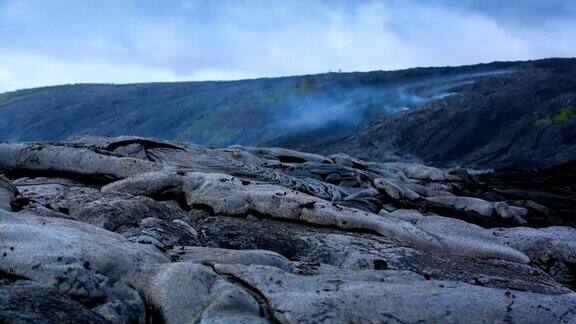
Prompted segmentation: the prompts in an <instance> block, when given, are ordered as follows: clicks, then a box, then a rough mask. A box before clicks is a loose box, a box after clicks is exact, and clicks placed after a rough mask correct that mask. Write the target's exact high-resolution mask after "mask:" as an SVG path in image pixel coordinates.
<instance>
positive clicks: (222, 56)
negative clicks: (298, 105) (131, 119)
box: [0, 0, 576, 91]
mask: <svg viewBox="0 0 576 324" xmlns="http://www.w3.org/2000/svg"><path fill="white" fill-rule="evenodd" d="M572 56H576V1H574V0H516V1H514V0H498V1H494V0H477V1H475V0H459V1H455V0H420V1H417V0H382V1H377V0H374V1H371V0H365V1H363V0H355V1H352V0H351V1H344V0H341V1H338V0H316V1H315V0H306V1H303V0H299V1H281V0H261V1H258V0H253V1H248V0H245V1H242V0H235V1H232V0H230V1H227V0H221V1H214V0H212V1H208V0H165V1H161V0H157V1H154V0H125V1H123V0H81V1H79V0H0V91H7V90H15V89H20V88H29V87H36V86H44V85H54V84H67V83H78V82H106V83H110V82H113V83H128V82H150V81H183V80H229V79H240V78H254V77H263V76H281V75H294V74H307V73H321V72H327V71H337V70H342V71H368V70H391V69H402V68H408V67H415V66H439V65H462V64H473V63H479V62H490V61H494V60H525V59H537V58H544V57H572Z"/></svg>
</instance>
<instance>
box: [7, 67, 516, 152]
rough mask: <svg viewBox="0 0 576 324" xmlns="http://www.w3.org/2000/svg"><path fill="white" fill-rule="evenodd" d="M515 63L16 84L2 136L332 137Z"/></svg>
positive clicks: (218, 141) (253, 141)
mask: <svg viewBox="0 0 576 324" xmlns="http://www.w3.org/2000/svg"><path fill="white" fill-rule="evenodd" d="M519 64H520V63H496V64H487V65H476V66H468V67H457V68H419V69H410V70H404V71H394V72H368V73H327V74H320V75H309V76H296V77H285V78H271V79H257V80H244V81H229V82H182V83H150V84H128V85H107V84H80V85H66V86H55V87H46V88H38V89H29V90H22V91H17V92H12V93H6V94H0V140H3V141H24V140H26V141H29V140H62V139H66V138H68V137H70V136H76V135H84V134H90V135H102V136H116V135H139V136H148V137H156V138H162V139H167V140H180V141H189V142H194V143H198V144H204V145H211V146H217V147H222V146H228V145H231V144H250V145H258V144H260V143H265V142H282V139H283V138H285V137H288V136H294V135H300V134H303V135H305V134H307V133H309V132H311V131H317V132H320V133H322V136H323V137H324V138H326V139H337V138H341V137H344V136H347V135H351V134H353V133H354V132H355V131H356V130H358V129H360V128H363V127H365V126H366V125H367V124H370V123H372V122H375V121H378V120H380V119H381V118H382V117H384V116H388V115H390V114H391V113H395V112H398V111H400V110H403V109H406V108H411V107H417V106H420V105H422V104H424V103H426V102H429V101H430V100H433V99H436V98H439V97H442V96H444V95H446V94H447V93H449V92H450V88H451V87H453V86H455V85H459V84H462V83H464V82H469V81H470V80H473V79H476V78H478V77H481V76H482V75H486V74H490V73H494V72H501V71H506V70H509V69H511V68H513V67H515V66H517V65H519Z"/></svg>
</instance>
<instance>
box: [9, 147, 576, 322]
mask: <svg viewBox="0 0 576 324" xmlns="http://www.w3.org/2000/svg"><path fill="white" fill-rule="evenodd" d="M0 174H1V175H2V176H0V254H1V256H0V260H1V262H0V322H33V321H37V322H42V321H47V322H56V321H58V322H88V323H102V322H106V321H108V322H112V323H126V322H131V323H147V322H168V323H183V322H245V323H259V322H276V323H277V322H280V323H288V322H290V323H295V322H323V321H327V322H401V323H405V322H406V323H412V322H449V323H450V322H510V321H512V322H522V323H528V322H540V323H543V322H544V323H571V322H575V321H576V294H575V293H574V289H576V277H575V276H576V230H575V229H574V225H575V221H574V218H573V216H574V215H573V211H574V210H575V207H576V188H575V187H574V182H573V181H572V180H573V179H574V178H575V177H576V167H575V164H574V163H573V162H569V163H567V164H564V165H561V166H557V167H554V168H545V169H535V170H531V171H521V170H512V169H509V170H504V169H503V170H497V171H476V170H473V169H468V168H462V167H457V168H450V169H448V168H436V167H431V166H427V165H424V164H417V163H405V162H370V161H365V160H360V159H357V158H354V157H351V156H349V155H346V154H343V153H339V154H334V155H327V156H323V155H318V154H310V153H303V152H299V151H295V150H289V149H280V148H262V147H249V146H240V145H237V146H232V147H228V148H222V149H213V148H207V147H203V146H199V145H192V144H184V143H177V142H169V141H161V140H155V139H151V138H140V137H120V138H106V137H80V138H77V139H74V140H69V141H63V142H28V143H2V144H0Z"/></svg>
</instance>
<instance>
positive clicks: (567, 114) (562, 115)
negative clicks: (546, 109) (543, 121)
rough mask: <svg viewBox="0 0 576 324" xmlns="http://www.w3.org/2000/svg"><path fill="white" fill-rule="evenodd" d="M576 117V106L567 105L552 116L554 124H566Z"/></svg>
mask: <svg viewBox="0 0 576 324" xmlns="http://www.w3.org/2000/svg"><path fill="white" fill-rule="evenodd" d="M574 117H576V107H565V108H562V109H560V111H559V112H558V113H557V114H556V115H555V116H554V117H552V122H553V123H554V124H564V123H567V122H568V121H570V120H571V119H572V118H574Z"/></svg>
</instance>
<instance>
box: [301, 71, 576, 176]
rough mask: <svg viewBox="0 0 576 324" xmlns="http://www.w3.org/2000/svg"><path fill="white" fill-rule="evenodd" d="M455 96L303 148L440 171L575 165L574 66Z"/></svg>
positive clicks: (506, 78) (486, 83)
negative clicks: (416, 163)
mask: <svg viewBox="0 0 576 324" xmlns="http://www.w3.org/2000/svg"><path fill="white" fill-rule="evenodd" d="M454 91H456V92H458V95H456V96H452V97H449V98H445V99H443V100H438V101H435V102H432V103H429V104H427V105H425V106H424V107H422V108H419V109H415V110H412V111H409V112H405V113H401V114H397V115H395V116H392V117H390V118H386V119H385V120H383V121H382V122H380V123H378V124H376V125H373V126H372V127H370V128H368V129H366V130H364V131H362V132H360V133H358V134H355V135H353V136H350V137H348V138H346V139H345V140H341V141H338V142H331V143H322V144H321V145H318V144H312V145H308V147H307V149H308V150H313V151H320V152H324V153H326V152H337V151H345V152H348V153H349V154H351V155H356V156H359V157H362V158H367V159H374V160H381V159H385V158H386V157H387V156H388V155H389V154H390V153H389V152H395V153H396V154H399V155H406V154H409V155H411V156H413V157H415V158H417V159H419V160H423V161H425V162H428V163H432V164H435V165H441V166H456V165H467V166H472V167H482V168H486V167H490V168H498V167H510V166H512V167H522V168H534V167H544V166H554V165H558V164H561V163H565V162H569V161H571V160H573V159H575V158H576V60H545V61H539V62H534V63H532V64H531V65H530V66H527V67H524V68H522V69H519V70H518V71H517V72H516V73H508V74H499V75H492V76H490V77H487V78H484V79H480V80H477V81H476V82H474V83H471V84H466V85H462V86H460V87H458V88H456V89H454Z"/></svg>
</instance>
